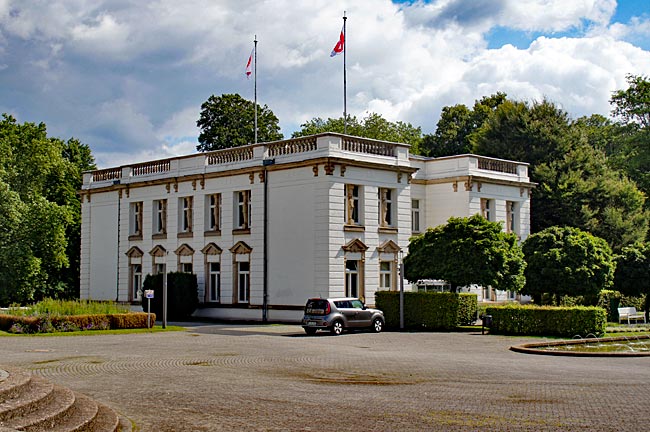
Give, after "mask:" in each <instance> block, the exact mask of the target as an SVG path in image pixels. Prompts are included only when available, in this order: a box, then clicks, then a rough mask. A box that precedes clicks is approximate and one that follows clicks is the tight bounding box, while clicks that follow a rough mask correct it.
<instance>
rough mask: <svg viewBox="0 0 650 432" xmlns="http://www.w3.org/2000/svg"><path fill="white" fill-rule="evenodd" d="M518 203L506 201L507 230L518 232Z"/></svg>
mask: <svg viewBox="0 0 650 432" xmlns="http://www.w3.org/2000/svg"><path fill="white" fill-rule="evenodd" d="M515 214H516V203H515V202H514V201H506V232H509V233H514V232H516V229H515V223H516V217H515Z"/></svg>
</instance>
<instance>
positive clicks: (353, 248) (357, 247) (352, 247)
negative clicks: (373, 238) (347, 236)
mask: <svg viewBox="0 0 650 432" xmlns="http://www.w3.org/2000/svg"><path fill="white" fill-rule="evenodd" d="M342 249H343V250H344V251H345V252H361V253H363V252H365V251H367V250H368V246H366V245H365V243H364V242H362V241H361V240H360V239H358V238H356V239H354V240H350V241H349V242H348V243H347V244H346V245H345V246H343V248H342Z"/></svg>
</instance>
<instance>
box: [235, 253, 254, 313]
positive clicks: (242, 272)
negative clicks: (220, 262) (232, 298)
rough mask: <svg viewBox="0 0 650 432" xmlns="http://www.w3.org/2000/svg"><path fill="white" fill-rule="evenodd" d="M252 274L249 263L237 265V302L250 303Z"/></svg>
mask: <svg viewBox="0 0 650 432" xmlns="http://www.w3.org/2000/svg"><path fill="white" fill-rule="evenodd" d="M250 284H251V273H250V263H249V262H238V263H237V300H238V302H239V303H248V302H249V298H250Z"/></svg>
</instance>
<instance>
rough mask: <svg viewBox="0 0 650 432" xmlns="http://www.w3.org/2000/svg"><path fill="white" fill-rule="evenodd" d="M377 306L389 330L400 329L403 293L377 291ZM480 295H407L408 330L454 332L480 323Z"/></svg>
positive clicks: (405, 294) (405, 298)
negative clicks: (400, 304)
mask: <svg viewBox="0 0 650 432" xmlns="http://www.w3.org/2000/svg"><path fill="white" fill-rule="evenodd" d="M375 304H376V305H377V308H378V309H381V310H382V311H383V312H384V316H385V317H386V327H388V328H393V329H397V328H399V292H396V291H377V292H376V293H375ZM477 309H478V299H477V297H476V294H466V293H463V294H457V293H423V292H405V293H404V327H405V328H407V329H426V330H453V329H455V328H456V327H458V326H460V325H467V324H471V323H473V322H474V321H475V320H476V311H477Z"/></svg>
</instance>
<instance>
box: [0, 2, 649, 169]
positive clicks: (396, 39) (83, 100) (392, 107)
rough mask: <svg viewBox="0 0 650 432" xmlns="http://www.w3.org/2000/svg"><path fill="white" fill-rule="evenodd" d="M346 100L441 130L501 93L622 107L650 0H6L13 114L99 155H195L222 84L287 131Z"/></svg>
mask: <svg viewBox="0 0 650 432" xmlns="http://www.w3.org/2000/svg"><path fill="white" fill-rule="evenodd" d="M344 10H345V11H346V12H347V16H348V20H347V29H348V33H347V64H348V69H347V79H348V112H349V113H351V114H353V115H357V116H364V115H366V114H367V113H369V112H377V113H380V114H381V115H383V116H384V117H385V118H387V119H389V120H391V121H396V120H401V121H406V122H410V123H412V124H413V125H416V126H421V127H422V130H423V131H424V132H432V131H433V130H434V129H435V125H436V122H437V120H438V117H439V115H440V111H441V109H442V108H443V107H444V106H447V105H454V104H459V103H463V104H468V105H471V104H473V102H474V101H475V100H476V99H480V98H481V97H483V96H486V95H490V94H492V93H495V92H497V91H503V92H506V93H507V94H508V96H509V97H511V98H514V99H519V100H528V101H530V100H539V99H541V98H547V99H549V100H551V101H553V102H555V103H557V104H558V105H559V106H561V107H562V108H563V109H565V110H566V111H568V112H569V114H570V115H571V116H572V117H579V116H583V115H590V114H593V113H598V114H602V115H608V113H609V111H610V107H609V103H608V100H609V97H610V95H611V92H612V91H614V90H616V89H620V88H624V87H625V85H626V81H625V76H626V75H627V74H643V75H647V74H648V73H650V72H649V71H650V2H648V1H647V0H627V1H618V2H617V1H615V0H570V1H567V0H431V1H426V2H425V1H406V2H395V1H390V0H355V1H351V0H348V1H344V0H311V1H309V2H296V1H293V0H267V1H262V0H218V1H215V0H187V1H184V2H178V1H177V0H156V1H143V0H139V1H136V0H120V1H115V0H66V1H63V0H50V1H47V2H43V1H40V0H0V88H2V92H0V112H6V113H10V114H12V115H13V116H14V117H16V118H17V119H18V120H19V121H21V122H23V121H30V122H44V123H46V124H47V126H48V131H49V133H50V135H53V136H58V137H60V138H63V139H67V138H70V137H76V138H79V139H80V140H81V141H82V142H84V143H86V144H88V145H90V147H91V149H92V150H93V154H94V155H95V157H96V159H97V162H98V165H99V166H100V167H107V166H116V165H121V164H126V163H131V162H135V161H142V160H148V159H154V158H162V157H168V156H172V155H178V154H189V153H193V152H195V151H196V150H195V147H196V144H197V136H198V132H199V131H198V129H197V128H196V120H197V119H198V115H199V111H200V105H201V103H202V102H203V101H205V100H206V99H207V98H208V97H209V96H210V95H212V94H215V95H220V94H223V93H239V94H241V95H242V96H243V97H245V98H249V99H252V98H253V89H252V87H253V82H252V80H246V78H245V74H244V72H245V65H246V60H247V58H248V55H249V53H250V50H251V48H252V40H253V35H255V34H257V38H258V40H259V44H258V101H259V102H260V103H261V104H266V105H268V106H269V107H270V108H271V109H272V110H273V112H274V113H275V114H276V115H277V116H278V117H279V119H280V125H281V127H282V132H283V133H284V134H285V136H286V137H288V136H290V135H291V132H293V131H295V130H296V129H298V128H299V127H300V124H301V123H303V122H305V121H307V120H309V119H311V118H313V117H323V118H327V117H339V116H341V115H342V108H343V100H342V99H343V98H342V73H341V72H342V64H341V62H342V56H338V57H335V58H330V57H329V53H330V51H331V50H332V47H333V46H334V44H335V43H336V41H337V38H338V33H339V31H340V29H341V24H342V20H341V16H342V13H343V11H344Z"/></svg>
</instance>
